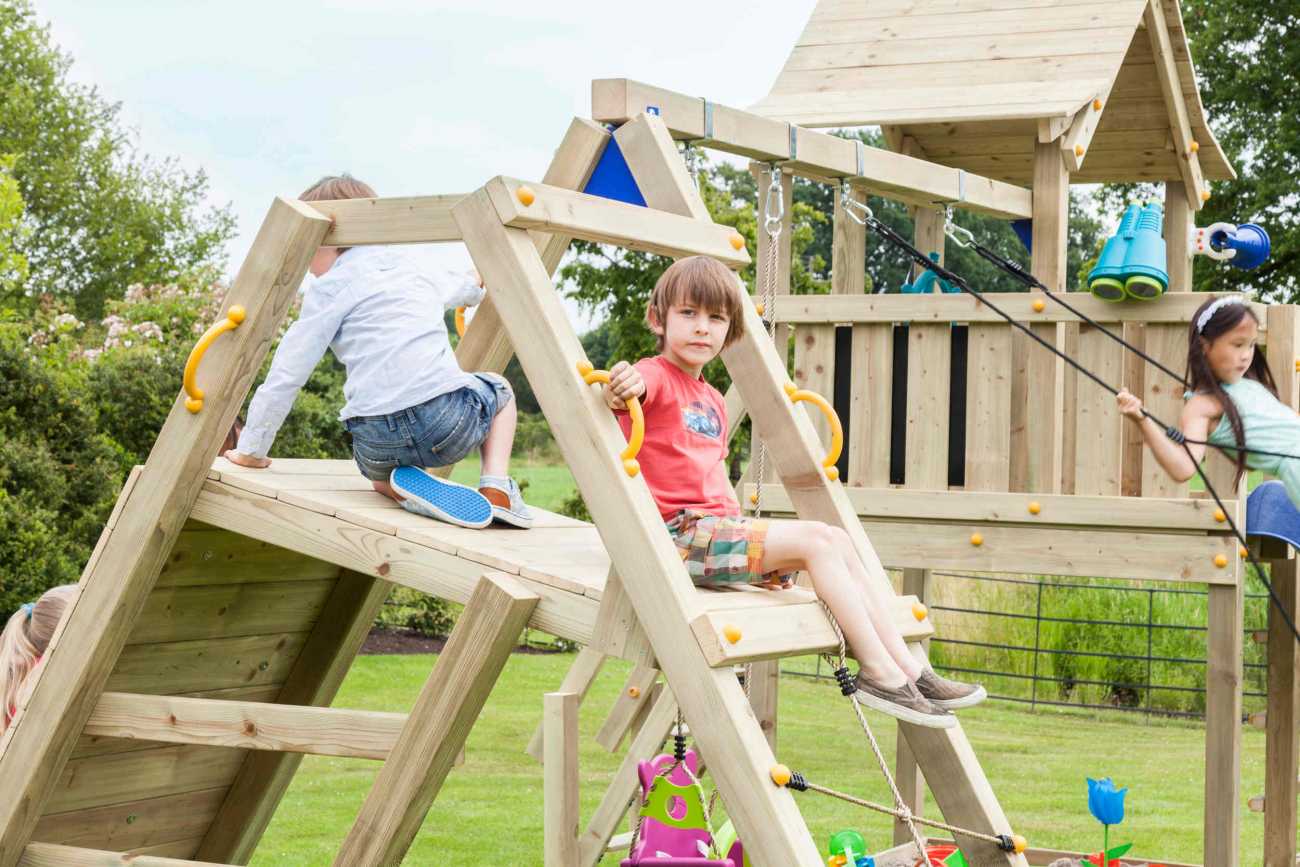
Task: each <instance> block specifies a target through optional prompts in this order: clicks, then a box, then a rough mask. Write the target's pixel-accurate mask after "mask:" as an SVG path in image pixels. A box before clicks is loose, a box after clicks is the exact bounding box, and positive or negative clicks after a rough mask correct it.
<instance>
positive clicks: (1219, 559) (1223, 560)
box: [1214, 554, 1228, 569]
mask: <svg viewBox="0 0 1300 867" xmlns="http://www.w3.org/2000/svg"><path fill="white" fill-rule="evenodd" d="M1214 565H1215V566H1218V567H1219V568H1220V569H1222V568H1223V567H1224V566H1227V565H1228V558H1227V557H1225V556H1223V555H1222V554H1215V555H1214Z"/></svg>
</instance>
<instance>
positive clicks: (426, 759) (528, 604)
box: [334, 572, 537, 867]
mask: <svg viewBox="0 0 1300 867" xmlns="http://www.w3.org/2000/svg"><path fill="white" fill-rule="evenodd" d="M536 605H537V596H536V595H534V594H533V593H530V592H529V591H528V590H527V589H526V588H525V587H523V586H521V585H520V584H519V582H518V581H517V580H516V579H515V578H514V577H513V576H510V575H505V574H502V573H499V572H498V573H488V574H485V575H484V576H483V577H482V578H481V579H480V580H479V583H478V586H477V587H475V588H474V593H473V595H471V596H470V599H469V602H468V603H466V605H465V610H464V611H462V612H461V615H460V617H459V618H458V619H457V620H456V626H455V628H453V629H452V632H451V637H450V638H448V640H447V645H446V647H444V648H443V651H442V653H441V654H439V655H438V661H437V663H436V664H435V665H434V667H433V673H432V674H430V675H429V679H428V680H427V681H425V684H424V688H423V689H421V690H420V697H419V698H418V699H417V700H416V703H415V708H414V709H413V710H412V711H411V714H410V716H409V717H408V719H407V723H406V725H405V727H403V729H402V734H401V736H400V737H399V738H398V740H397V745H396V746H395V747H394V748H393V751H392V753H391V754H390V755H389V760H388V761H387V762H385V763H384V766H383V768H382V769H380V771H379V775H378V776H377V777H376V778H375V782H374V785H373V786H372V787H371V789H370V793H369V794H368V795H367V796H366V800H365V803H364V804H362V806H361V812H360V814H359V815H358V816H357V820H356V823H355V824H353V826H352V830H351V831H349V832H348V836H347V838H346V839H345V840H344V841H343V846H342V847H341V848H340V849H339V853H338V856H337V857H336V858H335V859H334V863H335V864H336V865H339V867H343V865H347V867H360V865H381V864H382V865H388V864H397V863H400V862H401V860H402V857H403V856H404V855H405V854H406V851H407V849H409V848H410V846H411V843H412V842H413V841H414V840H415V834H416V832H417V831H419V830H420V824H421V823H422V822H423V821H424V816H425V814H426V813H427V812H428V811H429V807H430V806H432V804H433V800H434V798H436V797H437V795H438V790H439V789H441V788H442V783H443V781H444V780H445V779H446V777H447V773H448V772H449V771H450V770H451V767H452V763H453V761H454V760H455V758H456V754H457V753H459V752H460V750H461V748H462V747H464V745H465V739H466V738H467V737H468V736H469V730H470V729H471V728H472V727H473V725H474V721H475V720H477V719H478V715H479V712H480V711H481V710H482V709H483V704H484V703H485V702H486V701H487V697H488V694H489V693H490V692H491V691H492V686H493V684H495V683H496V680H497V677H498V676H499V675H500V674H501V669H502V668H504V667H505V664H506V660H508V659H509V658H510V652H511V651H512V650H514V647H515V644H516V643H517V642H518V641H519V634H520V633H521V632H522V631H523V629H524V625H525V624H527V622H528V616H529V614H530V613H531V612H532V610H533V608H534V607H535V606H536Z"/></svg>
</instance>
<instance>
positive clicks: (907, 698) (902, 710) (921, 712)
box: [853, 672, 957, 729]
mask: <svg viewBox="0 0 1300 867" xmlns="http://www.w3.org/2000/svg"><path fill="white" fill-rule="evenodd" d="M853 685H854V686H855V687H857V692H856V693H855V695H856V696H857V699H858V701H859V702H861V703H862V704H864V705H866V706H867V707H869V708H871V709H872V710H878V711H880V712H881V713H883V714H888V715H889V716H892V717H894V718H895V719H900V720H903V721H904V722H910V723H913V724H914V725H919V726H925V727H926V728H932V729H950V728H952V727H953V726H955V725H957V718H956V717H955V716H953V715H952V714H951V713H949V712H948V711H946V710H944V709H943V708H941V707H939V706H938V705H936V704H934V703H932V702H931V701H930V700H929V699H928V698H926V697H925V696H923V695H921V693H920V692H919V691H917V688H916V685H915V684H914V683H912V682H911V681H910V680H909V681H907V682H906V683H904V684H903V685H902V686H900V687H895V688H894V689H886V688H885V687H883V686H879V685H878V684H875V683H872V682H871V681H870V680H867V678H866V677H864V676H863V674H862V672H858V676H857V678H856V679H855V680H854V681H853Z"/></svg>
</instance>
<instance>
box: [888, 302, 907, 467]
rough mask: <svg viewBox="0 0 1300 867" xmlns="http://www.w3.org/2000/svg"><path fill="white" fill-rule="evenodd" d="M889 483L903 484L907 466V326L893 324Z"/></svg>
mask: <svg viewBox="0 0 1300 867" xmlns="http://www.w3.org/2000/svg"><path fill="white" fill-rule="evenodd" d="M890 395H891V397H890V401H889V406H890V422H889V483H890V484H891V485H901V484H903V481H904V478H905V475H906V470H905V468H906V466H907V326H906V325H895V326H894V383H893V389H892V391H891V392H890Z"/></svg>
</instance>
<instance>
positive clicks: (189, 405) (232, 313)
mask: <svg viewBox="0 0 1300 867" xmlns="http://www.w3.org/2000/svg"><path fill="white" fill-rule="evenodd" d="M244 315H245V314H244V308H243V307H241V306H240V305H238V304H234V305H232V306H231V308H230V309H229V310H227V311H226V318H225V319H222V320H221V321H220V322H218V323H217V324H216V325H213V326H212V327H211V328H209V329H208V330H207V331H205V332H203V336H202V337H200V338H199V342H198V343H196V344H194V348H193V349H191V350H190V357H189V358H188V359H187V360H186V362H185V377H184V384H185V394H186V395H188V396H187V397H186V398H185V408H186V409H188V410H189V411H190V412H198V411H199V410H201V409H203V389H201V388H199V387H198V385H196V384H195V382H194V378H195V377H196V376H197V375H198V372H199V362H201V361H203V353H205V352H207V351H208V347H209V346H211V345H212V342H213V341H214V340H216V339H217V338H218V337H220V336H221V335H223V334H225V333H226V332H227V331H234V330H235V329H236V328H238V327H239V324H240V323H241V322H243V321H244Z"/></svg>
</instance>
